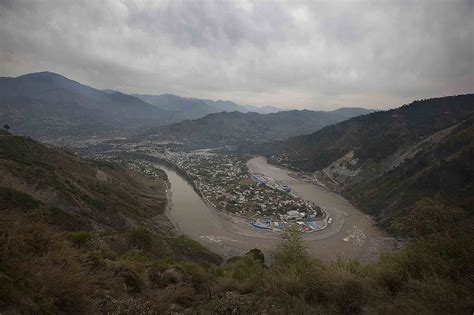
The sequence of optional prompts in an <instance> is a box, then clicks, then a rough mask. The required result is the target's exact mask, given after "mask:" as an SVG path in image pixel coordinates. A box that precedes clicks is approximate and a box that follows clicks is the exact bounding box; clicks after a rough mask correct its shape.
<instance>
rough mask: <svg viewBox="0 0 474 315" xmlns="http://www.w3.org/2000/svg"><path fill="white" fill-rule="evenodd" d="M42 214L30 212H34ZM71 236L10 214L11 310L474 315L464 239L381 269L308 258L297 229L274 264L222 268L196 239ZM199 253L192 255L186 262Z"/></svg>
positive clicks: (6, 305) (3, 231) (422, 241)
mask: <svg viewBox="0 0 474 315" xmlns="http://www.w3.org/2000/svg"><path fill="white" fill-rule="evenodd" d="M27 204H28V205H30V203H27ZM107 237H110V235H104V234H101V233H98V232H85V231H81V232H78V231H76V232H67V231H64V230H61V229H59V228H57V227H55V226H52V225H51V224H49V223H48V222H47V220H46V219H45V218H44V217H43V218H42V219H40V220H38V216H37V213H36V210H33V209H29V210H25V211H23V212H18V211H16V212H11V211H2V212H0V244H1V245H0V311H1V312H2V314H13V313H60V312H78V313H113V314H129V313H133V314H156V313H165V314H166V313H172V312H178V313H180V312H183V313H185V314H194V313H204V314H206V313H210V314H211V313H212V314H250V313H267V314H290V313H291V314H312V313H315V314H319V313H321V314H327V313H334V314H363V313H368V314H379V313H384V314H385V313H406V312H409V313H414V312H421V313H466V314H467V313H471V312H472V311H473V310H474V296H473V293H472V292H474V272H473V271H474V270H473V268H474V266H473V265H472V261H473V260H474V242H473V236H472V233H469V231H465V230H462V229H458V230H456V231H449V232H448V231H445V232H443V233H440V234H436V235H431V236H430V237H420V238H418V239H417V240H416V241H413V242H411V243H409V244H408V245H407V246H406V247H405V248H404V249H401V250H397V251H393V252H389V253H386V254H385V255H383V256H382V257H381V259H380V261H379V262H378V263H376V264H371V265H364V264H361V263H359V262H357V261H351V260H343V259H339V260H336V261H334V262H331V263H325V262H322V261H319V260H315V259H313V258H311V257H310V256H309V255H308V252H307V250H306V248H305V247H304V244H303V242H302V239H301V235H300V234H299V232H298V231H294V230H289V231H287V233H286V234H285V236H284V239H283V240H282V242H281V244H280V246H279V247H278V248H277V249H276V250H275V251H274V253H273V263H272V264H271V265H270V266H267V265H265V258H264V257H263V254H262V253H261V252H260V251H259V250H257V249H255V250H252V251H250V252H249V253H248V254H247V255H245V256H241V257H234V258H231V259H229V260H228V261H227V262H226V263H223V264H219V261H218V260H216V259H214V257H213V256H212V253H209V252H208V251H207V250H206V249H204V248H202V247H201V246H200V245H199V244H198V243H197V242H195V241H192V240H189V239H187V238H185V237H178V238H176V239H174V240H173V241H172V242H171V244H174V246H176V247H179V248H180V251H179V252H181V253H184V255H176V254H173V255H169V256H168V255H165V254H163V255H160V254H159V253H157V251H156V249H155V248H153V243H154V242H153V236H152V234H151V233H150V232H148V231H147V230H146V229H143V228H140V229H136V228H135V229H130V230H129V232H128V233H127V241H126V242H125V243H124V244H122V245H121V246H117V247H116V248H113V247H111V246H108V245H107V244H110V242H108V241H106V239H107ZM186 253H188V255H186Z"/></svg>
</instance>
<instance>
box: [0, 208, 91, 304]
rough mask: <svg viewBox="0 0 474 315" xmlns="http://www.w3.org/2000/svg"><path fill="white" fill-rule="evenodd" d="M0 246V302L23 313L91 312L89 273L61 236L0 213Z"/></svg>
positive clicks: (75, 252) (47, 229) (35, 224)
mask: <svg viewBox="0 0 474 315" xmlns="http://www.w3.org/2000/svg"><path fill="white" fill-rule="evenodd" d="M0 244H1V245H0V246H1V247H0V275H1V279H0V281H1V285H0V301H1V303H0V305H7V306H8V305H12V306H13V307H14V309H15V310H16V311H19V312H23V313H57V312H72V311H74V312H84V313H85V312H90V311H93V310H94V304H95V303H94V301H93V300H92V298H91V296H90V295H91V293H92V292H94V290H93V284H92V281H91V277H90V275H89V274H88V273H87V271H86V270H85V268H84V267H83V266H82V265H81V263H80V261H81V258H80V256H79V253H78V252H77V251H76V250H75V249H74V248H72V247H71V246H70V244H69V243H68V242H67V241H66V240H65V239H64V236H63V235H62V234H60V233H58V232H54V231H52V230H51V229H50V228H48V227H47V226H46V225H43V224H38V223H30V222H28V221H26V220H23V219H22V218H20V217H19V216H17V215H7V216H5V215H2V216H1V217H0ZM7 310H8V307H7Z"/></svg>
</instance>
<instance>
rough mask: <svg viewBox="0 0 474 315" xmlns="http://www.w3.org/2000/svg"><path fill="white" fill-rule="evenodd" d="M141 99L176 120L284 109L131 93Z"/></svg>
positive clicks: (261, 112)
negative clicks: (215, 114)
mask: <svg viewBox="0 0 474 315" xmlns="http://www.w3.org/2000/svg"><path fill="white" fill-rule="evenodd" d="M133 96H135V97H138V98H140V99H141V100H143V101H145V102H147V103H150V104H152V105H155V106H156V107H158V108H161V109H164V110H168V111H171V112H173V114H174V117H175V119H176V120H185V119H197V118H201V117H204V116H206V115H208V114H213V113H219V112H223V111H225V112H234V111H237V112H241V113H248V112H255V113H260V114H270V113H276V112H279V111H283V110H284V109H282V108H278V107H274V106H263V107H257V106H252V105H240V104H237V103H234V102H232V101H222V100H218V101H213V100H206V99H197V98H186V97H181V96H178V95H173V94H161V95H146V94H133Z"/></svg>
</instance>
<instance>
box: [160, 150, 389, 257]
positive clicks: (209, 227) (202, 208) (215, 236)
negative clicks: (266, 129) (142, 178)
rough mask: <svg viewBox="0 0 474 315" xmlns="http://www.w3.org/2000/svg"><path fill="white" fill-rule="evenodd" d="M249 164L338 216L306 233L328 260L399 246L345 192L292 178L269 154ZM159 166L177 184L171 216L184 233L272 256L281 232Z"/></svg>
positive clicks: (233, 251) (219, 246) (212, 245)
mask: <svg viewBox="0 0 474 315" xmlns="http://www.w3.org/2000/svg"><path fill="white" fill-rule="evenodd" d="M247 165H248V167H249V170H250V171H251V172H253V173H259V174H263V175H266V176H268V177H272V178H274V179H276V180H279V181H285V182H286V183H287V185H288V186H290V187H291V188H292V189H293V190H294V191H295V192H296V193H297V194H298V195H299V196H301V197H302V198H304V199H307V200H310V201H313V202H315V203H316V204H318V205H319V206H321V207H322V208H324V209H326V210H327V212H328V214H329V215H330V216H331V217H332V218H333V221H332V223H331V224H330V225H329V226H328V228H327V229H325V230H323V231H319V232H315V233H310V234H307V235H306V236H305V242H306V245H307V247H308V249H309V251H310V253H311V254H312V255H313V256H315V257H317V258H320V259H323V260H333V259H335V258H337V257H345V258H353V259H358V260H360V261H363V262H368V261H373V260H375V259H377V257H378V256H379V254H380V253H381V252H383V251H385V250H387V249H388V248H391V247H393V245H394V240H393V239H392V238H390V237H388V236H387V235H386V234H385V233H383V232H382V231H381V230H379V229H378V228H376V227H374V226H373V221H372V219H371V217H370V216H368V215H365V214H363V213H362V212H361V211H360V210H358V209H357V208H355V207H354V206H353V205H351V204H350V203H349V202H348V201H347V200H345V199H344V198H342V197H341V196H339V195H337V194H334V193H332V192H329V191H327V190H325V189H322V188H320V187H318V186H316V185H313V184H309V183H306V182H303V181H301V180H298V179H295V178H293V177H290V176H289V175H288V172H289V171H288V170H285V169H282V168H278V167H275V166H272V165H269V164H268V163H267V162H266V159H265V158H263V157H254V158H252V159H251V160H249V162H248V163H247ZM157 166H159V167H160V168H162V169H163V170H164V171H165V172H166V173H167V175H168V179H169V181H170V184H171V193H170V196H169V197H170V198H169V199H170V207H169V208H168V211H167V215H168V217H169V219H170V220H171V222H172V223H173V224H174V225H175V226H176V228H177V229H179V230H180V231H181V232H182V233H184V234H186V235H188V236H189V237H191V238H193V239H195V240H197V241H199V242H201V243H202V244H203V245H204V246H206V247H208V248H209V249H211V250H213V251H215V252H217V253H219V254H221V255H222V256H224V257H226V258H228V257H231V256H236V255H241V254H244V253H245V252H247V251H248V250H250V249H252V248H255V247H257V248H260V249H261V250H262V251H263V252H264V253H265V254H266V256H268V254H269V253H270V252H271V250H272V249H273V248H274V247H275V246H276V245H277V244H278V242H280V240H281V236H280V235H281V233H280V232H276V231H266V230H260V229H257V228H255V227H253V226H251V225H250V224H248V223H247V222H246V221H245V220H242V219H240V218H236V217H233V216H231V215H228V214H226V213H224V212H222V211H217V210H216V209H214V208H211V207H209V206H207V205H206V204H205V203H204V202H203V201H202V199H201V198H200V197H199V195H198V194H197V193H196V192H195V191H194V190H193V188H192V187H191V185H189V183H188V182H187V181H186V180H185V179H183V178H182V177H181V176H180V175H178V174H177V173H176V171H174V170H173V169H170V168H168V167H165V166H163V165H157Z"/></svg>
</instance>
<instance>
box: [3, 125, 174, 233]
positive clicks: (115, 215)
mask: <svg viewBox="0 0 474 315" xmlns="http://www.w3.org/2000/svg"><path fill="white" fill-rule="evenodd" d="M0 175H1V176H0V189H1V190H2V192H3V195H2V196H3V197H9V191H10V190H11V194H10V200H11V202H13V203H15V201H16V197H15V192H20V193H23V194H27V195H29V196H31V198H33V199H35V200H37V202H38V204H43V205H45V206H47V207H54V208H58V209H59V210H57V211H58V213H57V215H59V217H60V220H59V221H58V223H59V224H61V225H63V226H64V227H65V228H67V229H70V230H97V229H113V230H123V229H126V228H128V227H130V226H133V225H138V224H154V222H153V220H151V219H152V218H153V217H154V216H157V215H160V214H161V213H163V210H164V205H165V202H166V198H165V193H164V190H165V187H166V185H165V176H164V175H162V176H163V177H162V178H157V179H156V180H154V181H152V180H149V179H146V178H144V177H143V176H140V175H138V174H137V173H134V172H132V171H130V170H127V169H123V168H121V167H119V166H117V165H114V164H109V163H103V162H100V163H99V162H94V161H88V160H83V159H81V158H79V157H77V156H75V155H72V154H70V153H68V152H65V151H61V150H58V149H55V148H52V147H46V146H44V145H42V144H40V143H38V142H35V141H33V140H31V139H29V138H25V137H21V136H14V135H12V134H9V133H6V132H3V131H2V132H0ZM4 201H5V200H4ZM0 207H1V208H2V209H3V210H4V209H6V208H8V202H2V205H1V206H0ZM162 220H163V219H162ZM165 221H166V220H165ZM147 222H148V223H147ZM158 222H159V220H157V221H156V223H158Z"/></svg>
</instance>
